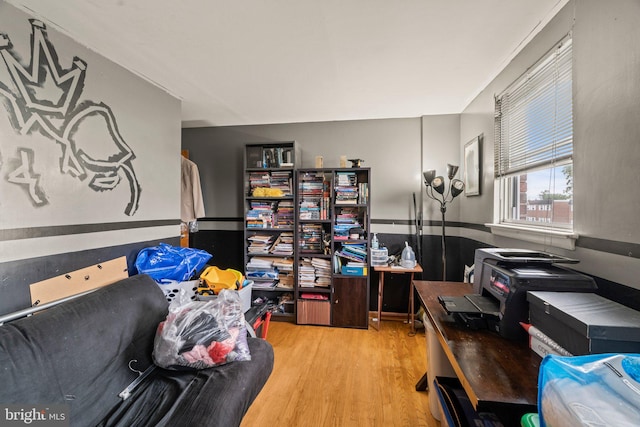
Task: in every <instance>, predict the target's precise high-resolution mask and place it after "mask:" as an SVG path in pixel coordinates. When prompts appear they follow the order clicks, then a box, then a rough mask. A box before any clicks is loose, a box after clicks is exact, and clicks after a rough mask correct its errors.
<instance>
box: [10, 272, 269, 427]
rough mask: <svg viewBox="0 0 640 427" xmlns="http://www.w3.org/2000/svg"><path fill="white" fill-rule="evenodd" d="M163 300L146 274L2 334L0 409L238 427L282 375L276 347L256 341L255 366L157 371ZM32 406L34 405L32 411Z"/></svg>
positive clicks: (85, 420) (114, 422)
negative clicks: (37, 408)
mask: <svg viewBox="0 0 640 427" xmlns="http://www.w3.org/2000/svg"><path fill="white" fill-rule="evenodd" d="M167 312H168V303H167V300H166V299H165V297H164V294H163V292H162V291H161V290H160V289H159V287H158V286H157V285H156V284H155V282H154V281H153V280H152V279H151V278H150V277H149V276H146V275H136V276H131V277H129V278H127V279H125V280H122V281H120V282H117V283H115V284H112V285H109V286H106V287H104V288H101V289H99V290H97V291H95V292H93V293H90V294H88V295H84V296H81V297H78V298H76V299H74V300H72V301H68V302H65V303H62V304H59V305H57V306H55V307H53V308H49V309H47V310H44V311H42V312H40V313H37V314H35V315H32V316H30V317H27V318H23V319H19V320H15V321H13V322H10V323H6V324H4V325H1V326H0V404H4V405H6V404H18V405H22V407H25V410H27V409H29V407H28V405H52V406H54V405H61V406H62V407H63V408H67V409H68V411H69V412H68V414H66V416H68V421H69V422H70V425H72V426H127V427H130V426H225V427H227V426H238V425H239V424H240V422H241V420H242V417H243V416H244V414H245V413H246V412H247V410H248V408H249V406H250V405H251V403H252V402H253V400H254V399H255V398H256V396H257V395H258V393H259V392H260V390H261V389H262V387H263V385H264V384H265V382H266V381H267V379H268V377H269V375H270V374H271V371H272V369H273V349H272V347H271V345H270V344H269V343H268V342H267V341H264V340H262V339H259V338H248V345H249V350H250V352H251V361H236V362H232V363H229V364H226V365H222V366H219V367H216V368H210V369H203V370H188V371H187V370H185V371H172V370H165V369H161V368H159V367H157V368H155V369H154V370H153V371H152V373H151V374H150V375H149V376H147V377H146V378H145V379H144V380H143V381H142V382H141V383H140V385H138V386H137V387H136V388H135V389H134V390H133V391H132V392H131V395H130V397H128V398H127V399H126V400H125V399H122V398H121V397H119V394H120V393H121V392H122V391H123V390H124V389H125V388H127V386H129V385H130V384H131V383H132V381H134V380H135V379H136V378H138V374H137V373H136V372H133V371H132V370H131V369H130V367H129V366H131V368H133V369H136V370H138V371H145V370H146V369H147V368H148V367H150V366H151V365H152V363H153V362H152V351H153V341H154V337H155V332H156V328H157V326H158V323H160V322H161V321H163V320H164V319H165V317H166V315H167ZM25 405H26V406H25Z"/></svg>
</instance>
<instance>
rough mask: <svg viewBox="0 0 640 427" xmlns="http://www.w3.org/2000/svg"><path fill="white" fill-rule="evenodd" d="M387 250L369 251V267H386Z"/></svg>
mask: <svg viewBox="0 0 640 427" xmlns="http://www.w3.org/2000/svg"><path fill="white" fill-rule="evenodd" d="M388 260H389V250H388V249H387V248H381V249H371V266H374V265H378V266H380V265H387V261H388Z"/></svg>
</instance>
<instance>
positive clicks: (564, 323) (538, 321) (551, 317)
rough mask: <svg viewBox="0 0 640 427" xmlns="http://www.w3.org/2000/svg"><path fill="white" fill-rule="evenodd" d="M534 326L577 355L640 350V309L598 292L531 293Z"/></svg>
mask: <svg viewBox="0 0 640 427" xmlns="http://www.w3.org/2000/svg"><path fill="white" fill-rule="evenodd" d="M527 300H528V301H529V317H530V322H531V324H532V325H533V326H535V327H537V328H538V329H540V330H541V331H542V332H544V333H545V334H547V335H548V336H549V337H550V338H551V339H553V340H554V341H556V342H557V343H558V344H560V345H561V346H562V347H564V349H566V350H567V351H568V352H570V353H571V354H573V355H575V356H579V355H583V354H593V353H640V311H636V310H633V309H631V308H629V307H626V306H624V305H622V304H618V303H617V302H614V301H611V300H608V299H606V298H603V297H601V296H600V295H597V294H594V293H579V292H544V291H529V292H527Z"/></svg>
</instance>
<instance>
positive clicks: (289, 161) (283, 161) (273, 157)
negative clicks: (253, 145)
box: [262, 147, 294, 168]
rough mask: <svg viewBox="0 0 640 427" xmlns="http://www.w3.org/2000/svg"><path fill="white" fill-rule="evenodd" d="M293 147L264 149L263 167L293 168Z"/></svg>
mask: <svg viewBox="0 0 640 427" xmlns="http://www.w3.org/2000/svg"><path fill="white" fill-rule="evenodd" d="M293 160H294V159H293V147H262V167H265V168H284V167H293Z"/></svg>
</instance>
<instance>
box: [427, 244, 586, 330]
mask: <svg viewBox="0 0 640 427" xmlns="http://www.w3.org/2000/svg"><path fill="white" fill-rule="evenodd" d="M577 262H578V261H577V260H574V259H570V258H565V257H561V256H557V255H553V254H549V253H544V252H536V251H528V250H523V249H503V248H486V249H477V250H476V252H475V264H474V270H475V272H474V284H473V292H474V293H473V294H470V295H465V296H464V297H448V296H439V297H438V300H439V301H440V304H441V305H442V306H443V307H444V309H445V310H446V311H447V313H449V314H453V315H454V316H455V317H456V319H457V320H458V321H460V322H462V323H464V324H465V325H466V326H468V327H470V328H474V329H484V328H488V329H491V330H494V331H496V332H498V333H499V334H500V335H501V336H503V337H504V338H507V339H524V338H526V337H527V333H526V331H525V330H524V329H523V328H522V327H521V326H520V322H525V323H527V322H528V320H529V303H528V302H527V291H557V292H595V291H596V290H597V285H596V283H595V281H594V280H593V278H591V277H589V276H586V275H584V274H581V273H578V272H576V271H573V270H570V269H568V268H564V267H561V266H558V265H557V264H562V263H577Z"/></svg>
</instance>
